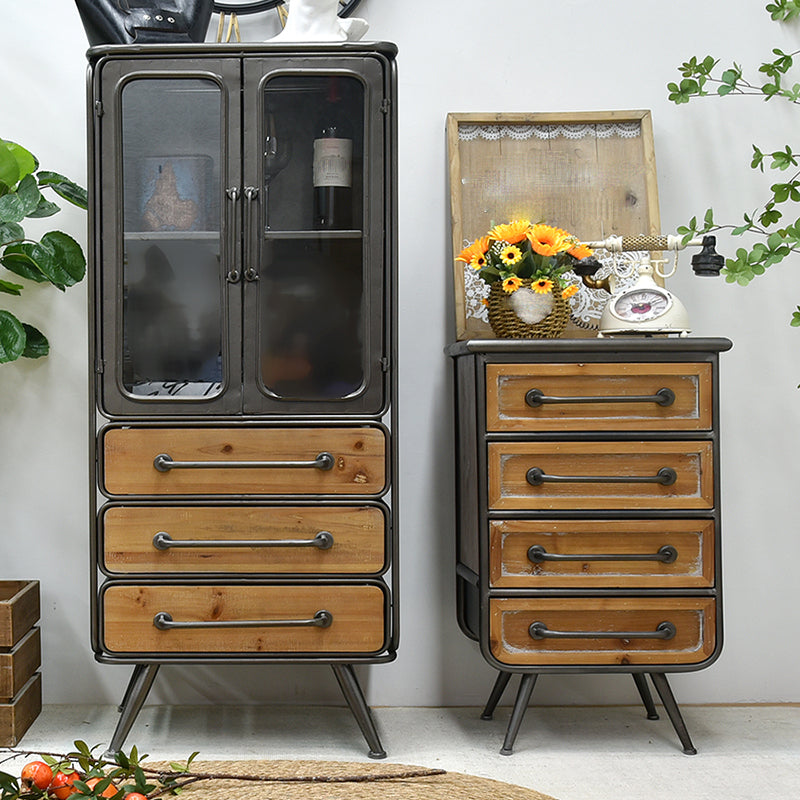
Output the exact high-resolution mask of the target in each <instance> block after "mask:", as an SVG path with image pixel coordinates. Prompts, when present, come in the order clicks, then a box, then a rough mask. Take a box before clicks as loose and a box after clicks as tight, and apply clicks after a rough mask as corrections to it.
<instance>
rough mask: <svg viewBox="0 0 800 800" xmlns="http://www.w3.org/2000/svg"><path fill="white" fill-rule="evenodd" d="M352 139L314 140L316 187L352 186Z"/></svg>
mask: <svg viewBox="0 0 800 800" xmlns="http://www.w3.org/2000/svg"><path fill="white" fill-rule="evenodd" d="M352 164H353V141H352V139H314V186H352V184H353V169H352Z"/></svg>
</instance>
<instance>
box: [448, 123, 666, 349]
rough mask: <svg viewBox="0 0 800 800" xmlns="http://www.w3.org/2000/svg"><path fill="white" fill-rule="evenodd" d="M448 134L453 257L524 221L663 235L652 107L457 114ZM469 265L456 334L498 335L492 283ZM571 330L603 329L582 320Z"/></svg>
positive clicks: (459, 288)
mask: <svg viewBox="0 0 800 800" xmlns="http://www.w3.org/2000/svg"><path fill="white" fill-rule="evenodd" d="M447 139H448V155H449V162H450V213H451V217H452V235H453V248H452V250H453V252H452V256H453V257H455V256H457V255H458V254H459V252H461V250H462V249H463V247H464V246H465V245H466V244H468V243H470V242H473V241H475V240H476V239H477V238H479V237H480V236H483V235H484V234H485V233H487V232H488V231H489V230H490V229H491V228H492V227H493V226H494V225H496V224H499V223H501V222H508V221H510V220H512V219H520V218H524V219H530V220H531V221H532V222H545V223H547V224H550V225H555V226H556V227H558V228H563V229H565V230H567V231H569V232H570V233H572V234H574V235H575V236H577V237H578V238H579V239H581V240H583V241H597V240H599V239H603V238H606V237H608V236H612V235H622V234H626V235H636V234H653V233H660V220H659V211H658V187H657V181H656V166H655V151H654V147H653V126H652V119H651V116H650V112H649V111H601V112H573V113H542V114H486V113H473V114H448V116H447ZM464 267H465V265H464V264H462V263H461V262H456V263H455V270H454V289H455V312H456V336H457V338H458V339H459V340H461V339H470V338H494V334H493V332H492V330H491V328H490V327H489V324H488V321H486V320H485V312H484V311H482V306H481V303H480V297H478V296H477V295H478V294H479V291H480V290H481V288H482V284H481V282H480V281H479V280H478V282H477V285H476V284H475V279H474V278H473V276H471V275H470V274H469V269H468V270H467V272H466V275H465V269H464ZM467 283H468V284H469V285H466V284H467ZM581 291H584V290H583V289H582V290H581ZM586 291H589V290H586ZM576 302H577V301H575V300H573V305H575V303H576ZM598 316H599V315H598ZM565 335H566V336H587V335H591V336H593V335H595V331H585V330H584V331H581V329H580V328H578V327H576V326H575V325H574V324H573V325H571V326H570V328H569V329H568V331H567V333H566V334H565Z"/></svg>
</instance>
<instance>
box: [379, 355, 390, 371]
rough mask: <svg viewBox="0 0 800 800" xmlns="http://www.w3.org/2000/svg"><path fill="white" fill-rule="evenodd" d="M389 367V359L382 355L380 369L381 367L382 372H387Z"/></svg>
mask: <svg viewBox="0 0 800 800" xmlns="http://www.w3.org/2000/svg"><path fill="white" fill-rule="evenodd" d="M389 367H390V363H389V359H388V358H387V357H386V356H384V357H383V358H382V359H381V369H382V370H383V371H384V372H388V371H389Z"/></svg>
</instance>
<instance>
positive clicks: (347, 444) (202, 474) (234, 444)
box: [102, 426, 386, 495]
mask: <svg viewBox="0 0 800 800" xmlns="http://www.w3.org/2000/svg"><path fill="white" fill-rule="evenodd" d="M102 446H103V454H104V482H105V488H106V490H107V491H108V492H109V493H110V494H115V495H135V494H141V495H150V494H158V495H169V494H219V495H226V494H255V495H259V494H263V495H267V494H297V495H299V494H304V495H308V494H314V495H318V494H361V495H371V494H379V493H380V492H382V491H383V490H384V488H385V486H386V441H385V435H384V432H383V431H382V430H381V429H380V428H377V427H375V428H368V427H342V428H334V427H330V428H323V427H320V428H249V427H242V426H237V427H235V428H234V427H219V428H190V427H185V428H146V427H141V428H138V427H131V428H110V429H108V430H106V431H105V432H104V434H103V442H102ZM323 452H329V453H331V454H332V455H333V457H334V459H335V463H334V466H333V468H332V469H329V470H320V469H313V468H311V469H309V468H302V469H299V468H291V467H289V468H274V467H273V468H252V467H250V468H229V469H225V468H219V469H174V470H169V471H168V472H159V471H158V470H156V468H155V467H154V466H153V460H154V459H155V457H156V456H157V455H159V454H160V453H167V454H169V455H170V456H171V457H172V458H173V460H175V461H313V460H314V459H315V458H316V457H317V456H318V455H319V454H320V453H323Z"/></svg>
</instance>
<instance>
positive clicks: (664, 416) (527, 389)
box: [486, 363, 713, 432]
mask: <svg viewBox="0 0 800 800" xmlns="http://www.w3.org/2000/svg"><path fill="white" fill-rule="evenodd" d="M659 392H660V393H661V394H659ZM529 393H532V395H530V394H529ZM541 396H543V397H544V398H549V399H545V401H544V402H541V401H539V399H538V398H539V397H541ZM656 397H658V398H659V400H658V402H656V400H655V399H654V398H656ZM579 398H580V400H579V401H578V402H576V400H578V399H579ZM612 398H615V399H616V400H612ZM712 408H713V404H712V384H711V365H710V364H706V363H697V364H695V363H689V364H619V363H613V364H581V363H573V364H488V365H487V366H486V428H487V430H489V431H540V432H541V431H569V430H574V431H589V430H598V431H619V430H646V431H651V430H653V431H656V430H659V431H662V430H710V429H711V427H712V422H713V419H712Z"/></svg>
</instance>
